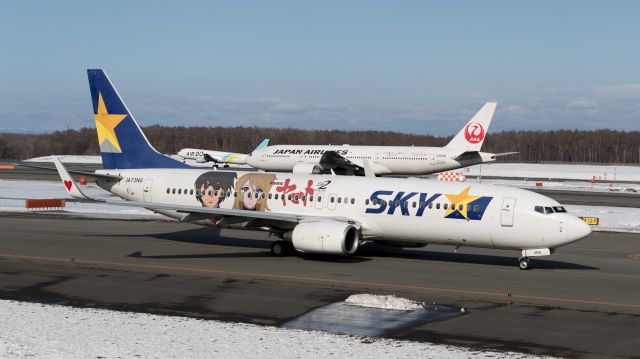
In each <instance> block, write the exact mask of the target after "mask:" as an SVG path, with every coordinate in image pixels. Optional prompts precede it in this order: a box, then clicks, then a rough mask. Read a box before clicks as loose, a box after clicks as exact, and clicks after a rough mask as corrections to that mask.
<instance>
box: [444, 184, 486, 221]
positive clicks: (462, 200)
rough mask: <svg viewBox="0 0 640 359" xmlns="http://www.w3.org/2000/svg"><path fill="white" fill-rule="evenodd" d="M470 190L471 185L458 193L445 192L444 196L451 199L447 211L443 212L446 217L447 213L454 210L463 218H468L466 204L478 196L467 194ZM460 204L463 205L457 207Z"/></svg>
mask: <svg viewBox="0 0 640 359" xmlns="http://www.w3.org/2000/svg"><path fill="white" fill-rule="evenodd" d="M470 190H471V187H467V188H465V189H464V190H463V191H462V192H460V193H459V194H445V196H447V198H448V199H449V201H451V204H452V205H451V207H449V209H447V213H445V214H444V216H445V217H447V216H448V215H450V214H451V213H453V212H455V211H458V212H460V214H461V215H462V216H463V217H464V218H467V219H468V218H469V217H467V209H468V207H469V206H468V204H469V203H470V202H473V201H475V200H476V199H478V198H480V197H479V196H469V191H470ZM460 205H463V206H462V209H461V210H460V209H458V208H460ZM454 206H455V207H454Z"/></svg>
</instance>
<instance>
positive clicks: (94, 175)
mask: <svg viewBox="0 0 640 359" xmlns="http://www.w3.org/2000/svg"><path fill="white" fill-rule="evenodd" d="M56 160H57V161H60V160H59V159H58V158H57V157H54V162H55V161H56ZM15 166H16V167H17V166H20V167H29V168H37V169H40V170H47V171H55V170H56V168H51V167H46V166H36V165H28V164H25V163H16V164H15ZM65 170H66V169H65ZM66 171H67V172H68V173H72V174H74V175H80V176H87V177H92V178H104V179H110V180H116V181H119V180H121V179H122V177H120V176H116V175H107V174H102V173H95V172H89V171H74V170H66Z"/></svg>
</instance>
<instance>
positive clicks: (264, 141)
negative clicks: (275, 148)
mask: <svg viewBox="0 0 640 359" xmlns="http://www.w3.org/2000/svg"><path fill="white" fill-rule="evenodd" d="M268 145H269V139H268V138H265V139H264V140H262V142H260V144H259V145H258V147H256V148H255V149H254V150H253V151H252V153H253V152H256V151H260V150H261V149H263V148H265V147H267V146H268Z"/></svg>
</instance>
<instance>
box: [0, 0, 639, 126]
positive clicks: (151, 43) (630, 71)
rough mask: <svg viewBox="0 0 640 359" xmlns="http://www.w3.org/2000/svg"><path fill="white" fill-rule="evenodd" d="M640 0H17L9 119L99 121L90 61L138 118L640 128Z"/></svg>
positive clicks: (7, 44)
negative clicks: (487, 115)
mask: <svg viewBox="0 0 640 359" xmlns="http://www.w3.org/2000/svg"><path fill="white" fill-rule="evenodd" d="M638 19H640V2H637V1H610V2H605V1H599V2H590V1H530V2H524V1H446V2H444V1H443V2H427V1H415V2H412V1H401V2H397V1H395V2H392V1H389V2H378V1H335V2H334V1H322V2H303V1H273V2H267V1H256V2H252V1H244V2H242V1H229V2H215V1H202V2H200V1H191V2H189V1H181V2H178V1H171V2H169V1H166V2H163V1H154V2H151V1H149V2H145V1H108V2H87V1H60V2H55V1H18V2H9V3H6V4H5V5H4V6H3V11H2V12H0V46H1V49H2V51H1V52H0V131H7V130H34V131H50V130H55V129H66V128H67V127H71V128H79V127H84V126H93V125H94V122H93V117H92V110H91V102H90V97H89V90H88V84H87V79H86V72H85V70H86V69H87V68H98V67H101V68H104V69H105V70H106V71H107V73H108V74H109V76H110V77H111V79H112V81H113V82H114V83H115V85H116V87H117V88H118V90H119V91H120V93H121V94H122V95H123V96H124V98H125V101H126V102H127V104H128V106H129V108H130V109H131V111H132V112H133V114H134V115H135V117H136V119H137V120H138V122H140V123H141V124H142V125H150V124H166V125H186V126H189V125H207V126H208V125H211V126H218V125H221V126H236V125H242V126H254V125H255V126H275V127H297V128H313V129H325V128H326V129H358V130H367V129H375V130H393V131H400V132H408V133H418V134H427V133H431V134H435V135H450V134H453V133H455V132H457V131H458V130H459V128H461V127H462V125H463V124H464V123H465V122H466V121H467V120H468V118H469V117H470V116H472V115H473V113H474V112H475V111H477V110H478V109H479V108H480V107H481V106H482V104H483V103H484V102H485V101H489V100H495V101H498V103H499V105H498V109H497V112H496V115H495V117H494V122H493V123H492V130H494V131H497V130H506V129H516V130H519V129H522V130H529V129H534V130H550V129H558V128H567V129H599V128H612V129H618V130H639V129H640V71H639V69H640V67H639V66H638V64H640V46H638V44H639V43H640V26H639V25H638Z"/></svg>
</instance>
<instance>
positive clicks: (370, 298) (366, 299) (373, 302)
mask: <svg viewBox="0 0 640 359" xmlns="http://www.w3.org/2000/svg"><path fill="white" fill-rule="evenodd" d="M344 302H345V303H347V304H349V305H357V306H360V307H368V308H381V309H394V310H416V309H423V308H424V303H420V302H416V301H413V300H411V299H406V298H398V297H396V296H395V295H373V294H353V295H351V296H349V298H347V299H345V300H344Z"/></svg>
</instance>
